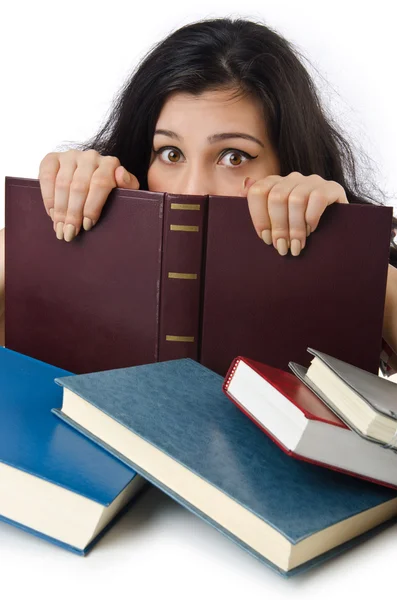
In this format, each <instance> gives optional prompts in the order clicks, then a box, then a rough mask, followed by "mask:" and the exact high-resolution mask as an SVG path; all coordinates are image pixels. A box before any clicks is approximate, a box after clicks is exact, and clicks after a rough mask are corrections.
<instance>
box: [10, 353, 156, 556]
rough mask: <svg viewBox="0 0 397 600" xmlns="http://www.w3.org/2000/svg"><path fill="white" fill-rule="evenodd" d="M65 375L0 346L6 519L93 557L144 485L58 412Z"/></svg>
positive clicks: (60, 370) (54, 368) (137, 477)
mask: <svg viewBox="0 0 397 600" xmlns="http://www.w3.org/2000/svg"><path fill="white" fill-rule="evenodd" d="M66 375H71V373H69V372H68V371H64V370H63V369H59V368H57V367H53V366H51V365H49V364H46V363H44V362H41V361H39V360H35V359H33V358H30V357H28V356H25V355H23V354H19V353H18V352H14V351H12V350H8V349H6V348H3V347H0V519H1V520H3V521H5V522H7V523H10V524H13V525H16V526H17V527H20V528H22V529H24V530H26V531H28V532H30V533H33V534H36V535H38V536H40V537H43V538H45V539H47V540H49V541H51V542H54V543H56V544H58V545H61V546H63V547H64V548H66V549H68V550H71V551H73V552H76V553H78V554H86V552H88V550H90V549H91V547H92V546H93V544H94V543H95V542H96V541H97V540H98V539H99V537H100V536H101V535H102V534H103V533H104V531H105V530H106V529H107V528H108V527H109V526H110V524H111V522H113V520H114V518H115V517H116V515H120V514H121V511H122V510H123V509H124V508H125V507H127V506H128V504H129V503H130V502H131V501H132V499H133V498H134V497H135V496H136V494H137V493H138V491H139V489H140V488H141V487H142V485H143V483H144V480H143V479H142V478H141V477H140V476H139V475H137V474H136V473H135V471H133V470H132V469H131V468H130V467H127V466H126V465H125V464H124V463H123V462H121V461H120V460H118V459H116V458H115V457H114V456H111V455H110V454H109V453H108V452H105V451H104V450H103V449H102V448H99V447H98V446H97V445H96V444H94V443H93V442H92V441H91V440H88V439H87V438H86V437H84V436H82V435H81V434H80V433H78V432H77V431H75V430H73V429H71V428H70V427H68V426H67V425H65V423H62V422H61V421H60V420H59V419H57V418H56V417H55V416H54V415H53V414H52V413H51V409H52V408H54V407H55V408H56V407H60V406H61V404H62V390H61V389H60V388H59V386H57V385H56V384H55V383H54V379H55V378H56V377H62V376H66Z"/></svg>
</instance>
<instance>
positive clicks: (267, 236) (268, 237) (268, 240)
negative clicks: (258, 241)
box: [262, 229, 273, 246]
mask: <svg viewBox="0 0 397 600" xmlns="http://www.w3.org/2000/svg"><path fill="white" fill-rule="evenodd" d="M262 240H263V241H264V242H265V244H267V245H268V246H271V245H272V243H273V240H272V232H271V231H270V229H264V230H263V231H262Z"/></svg>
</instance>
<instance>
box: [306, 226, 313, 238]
mask: <svg viewBox="0 0 397 600" xmlns="http://www.w3.org/2000/svg"><path fill="white" fill-rule="evenodd" d="M311 232H312V230H311V229H310V225H306V235H307V237H309V235H310V234H311Z"/></svg>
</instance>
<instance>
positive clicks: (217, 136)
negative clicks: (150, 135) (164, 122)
mask: <svg viewBox="0 0 397 600" xmlns="http://www.w3.org/2000/svg"><path fill="white" fill-rule="evenodd" d="M156 134H160V135H166V136H168V137H171V138H174V139H176V140H179V141H180V142H181V141H182V138H181V137H180V136H179V135H178V134H177V133H175V132H174V131H170V130H169V129H156V131H155V132H154V135H156ZM231 138H242V139H243V140H250V141H252V142H256V143H257V144H259V145H260V146H262V148H264V147H265V145H264V144H263V142H261V141H260V140H258V138H256V137H254V136H253V135H249V134H248V133H239V132H231V133H215V134H214V135H210V136H209V137H208V138H207V140H208V141H209V143H210V144H214V143H215V142H218V141H220V140H229V139H231Z"/></svg>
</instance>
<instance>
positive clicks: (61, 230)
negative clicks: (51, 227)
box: [56, 221, 63, 240]
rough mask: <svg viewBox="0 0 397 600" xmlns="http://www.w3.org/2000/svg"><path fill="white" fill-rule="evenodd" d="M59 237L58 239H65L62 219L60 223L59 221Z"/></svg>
mask: <svg viewBox="0 0 397 600" xmlns="http://www.w3.org/2000/svg"><path fill="white" fill-rule="evenodd" d="M56 232H57V239H58V240H63V223H62V221H60V222H59V223H57V229H56Z"/></svg>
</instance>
